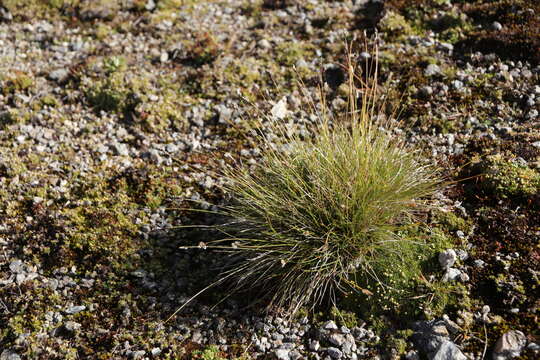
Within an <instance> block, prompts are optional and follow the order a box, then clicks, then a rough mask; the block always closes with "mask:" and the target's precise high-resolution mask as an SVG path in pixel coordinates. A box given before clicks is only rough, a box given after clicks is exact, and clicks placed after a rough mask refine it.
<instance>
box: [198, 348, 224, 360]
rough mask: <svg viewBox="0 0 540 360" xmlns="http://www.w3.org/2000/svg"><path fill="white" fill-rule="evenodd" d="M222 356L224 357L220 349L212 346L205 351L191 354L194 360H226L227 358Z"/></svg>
mask: <svg viewBox="0 0 540 360" xmlns="http://www.w3.org/2000/svg"><path fill="white" fill-rule="evenodd" d="M221 355H222V354H221V351H219V348H218V347H217V346H215V345H210V346H208V347H207V348H205V349H203V350H195V351H194V352H192V353H191V357H192V358H193V359H201V360H225V358H224V357H223V356H221Z"/></svg>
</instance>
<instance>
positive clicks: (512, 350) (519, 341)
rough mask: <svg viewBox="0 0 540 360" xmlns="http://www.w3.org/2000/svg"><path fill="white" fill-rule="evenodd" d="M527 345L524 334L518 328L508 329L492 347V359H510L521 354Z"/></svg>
mask: <svg viewBox="0 0 540 360" xmlns="http://www.w3.org/2000/svg"><path fill="white" fill-rule="evenodd" d="M526 345H527V338H526V337H525V334H523V333H522V332H521V331H518V330H510V331H508V332H507V333H505V334H503V336H501V337H500V339H499V340H498V341H497V343H496V344H495V347H494V348H493V360H506V359H512V358H515V357H517V356H519V355H520V354H521V351H522V350H523V349H524V348H525V346H526Z"/></svg>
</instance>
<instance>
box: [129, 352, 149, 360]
mask: <svg viewBox="0 0 540 360" xmlns="http://www.w3.org/2000/svg"><path fill="white" fill-rule="evenodd" d="M144 355H146V351H144V350H138V351H131V352H130V353H129V358H130V359H134V360H138V359H142V358H144Z"/></svg>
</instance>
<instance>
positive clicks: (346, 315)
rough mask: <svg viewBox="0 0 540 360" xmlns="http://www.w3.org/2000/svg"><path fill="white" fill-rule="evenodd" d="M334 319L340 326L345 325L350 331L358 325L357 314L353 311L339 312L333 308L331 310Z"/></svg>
mask: <svg viewBox="0 0 540 360" xmlns="http://www.w3.org/2000/svg"><path fill="white" fill-rule="evenodd" d="M330 315H331V316H332V318H333V319H334V320H335V321H336V322H337V323H338V324H340V325H345V326H346V327H348V328H349V329H352V328H353V327H355V326H357V325H358V317H357V315H356V313H354V312H352V311H345V310H339V309H338V308H337V307H335V306H333V307H332V309H331V310H330Z"/></svg>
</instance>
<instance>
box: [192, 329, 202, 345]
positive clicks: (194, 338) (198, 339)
mask: <svg viewBox="0 0 540 360" xmlns="http://www.w3.org/2000/svg"><path fill="white" fill-rule="evenodd" d="M202 340H203V336H202V334H201V332H200V331H199V330H195V331H194V332H193V335H191V341H193V342H194V343H197V344H200V343H201V342H202Z"/></svg>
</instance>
